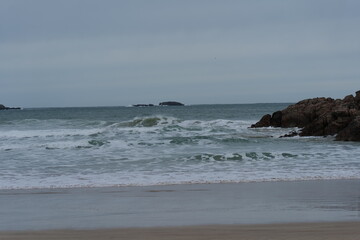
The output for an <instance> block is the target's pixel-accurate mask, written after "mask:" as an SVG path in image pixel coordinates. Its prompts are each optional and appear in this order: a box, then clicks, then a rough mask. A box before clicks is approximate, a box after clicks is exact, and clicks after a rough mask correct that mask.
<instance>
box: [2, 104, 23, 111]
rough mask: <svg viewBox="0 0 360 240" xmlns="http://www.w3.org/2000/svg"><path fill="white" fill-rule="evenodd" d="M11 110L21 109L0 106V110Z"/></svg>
mask: <svg viewBox="0 0 360 240" xmlns="http://www.w3.org/2000/svg"><path fill="white" fill-rule="evenodd" d="M11 109H21V108H19V107H5V106H4V105H2V104H0V110H11Z"/></svg>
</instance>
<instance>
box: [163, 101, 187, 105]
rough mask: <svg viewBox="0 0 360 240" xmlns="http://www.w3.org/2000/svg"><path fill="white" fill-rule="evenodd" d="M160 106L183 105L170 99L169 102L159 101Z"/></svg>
mask: <svg viewBox="0 0 360 240" xmlns="http://www.w3.org/2000/svg"><path fill="white" fill-rule="evenodd" d="M159 105H160V106H184V104H183V103H180V102H174V101H170V102H161V103H159Z"/></svg>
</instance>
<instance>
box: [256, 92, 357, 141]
mask: <svg viewBox="0 0 360 240" xmlns="http://www.w3.org/2000/svg"><path fill="white" fill-rule="evenodd" d="M259 127H281V128H293V127H298V128H301V130H300V131H299V132H295V131H293V132H291V133H289V134H287V135H285V136H283V137H292V136H336V137H335V139H336V140H337V141H360V91H357V92H356V95H355V97H354V96H353V95H348V96H346V97H345V98H344V99H336V100H335V99H332V98H324V97H322V98H312V99H306V100H302V101H300V102H298V103H296V104H294V105H290V106H289V107H287V108H286V109H284V110H281V111H276V112H274V113H273V114H272V115H270V114H266V115H264V116H263V117H262V118H261V119H260V121H259V122H257V123H255V124H253V125H252V126H251V128H259Z"/></svg>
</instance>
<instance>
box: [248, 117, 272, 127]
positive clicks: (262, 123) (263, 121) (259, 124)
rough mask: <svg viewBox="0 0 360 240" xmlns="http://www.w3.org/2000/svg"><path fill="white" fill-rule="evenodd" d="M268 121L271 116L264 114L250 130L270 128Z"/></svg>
mask: <svg viewBox="0 0 360 240" xmlns="http://www.w3.org/2000/svg"><path fill="white" fill-rule="evenodd" d="M270 121H271V115H270V114H266V115H264V116H263V117H262V118H261V119H260V121H258V122H257V123H255V124H253V125H251V127H252V128H259V127H269V126H271V123H270Z"/></svg>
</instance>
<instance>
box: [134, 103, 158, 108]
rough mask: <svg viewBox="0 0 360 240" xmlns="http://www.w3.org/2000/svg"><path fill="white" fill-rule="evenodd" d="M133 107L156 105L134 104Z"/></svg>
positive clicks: (151, 105)
mask: <svg viewBox="0 0 360 240" xmlns="http://www.w3.org/2000/svg"><path fill="white" fill-rule="evenodd" d="M132 106H133V107H153V106H154V104H142V103H141V104H134V105H132Z"/></svg>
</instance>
